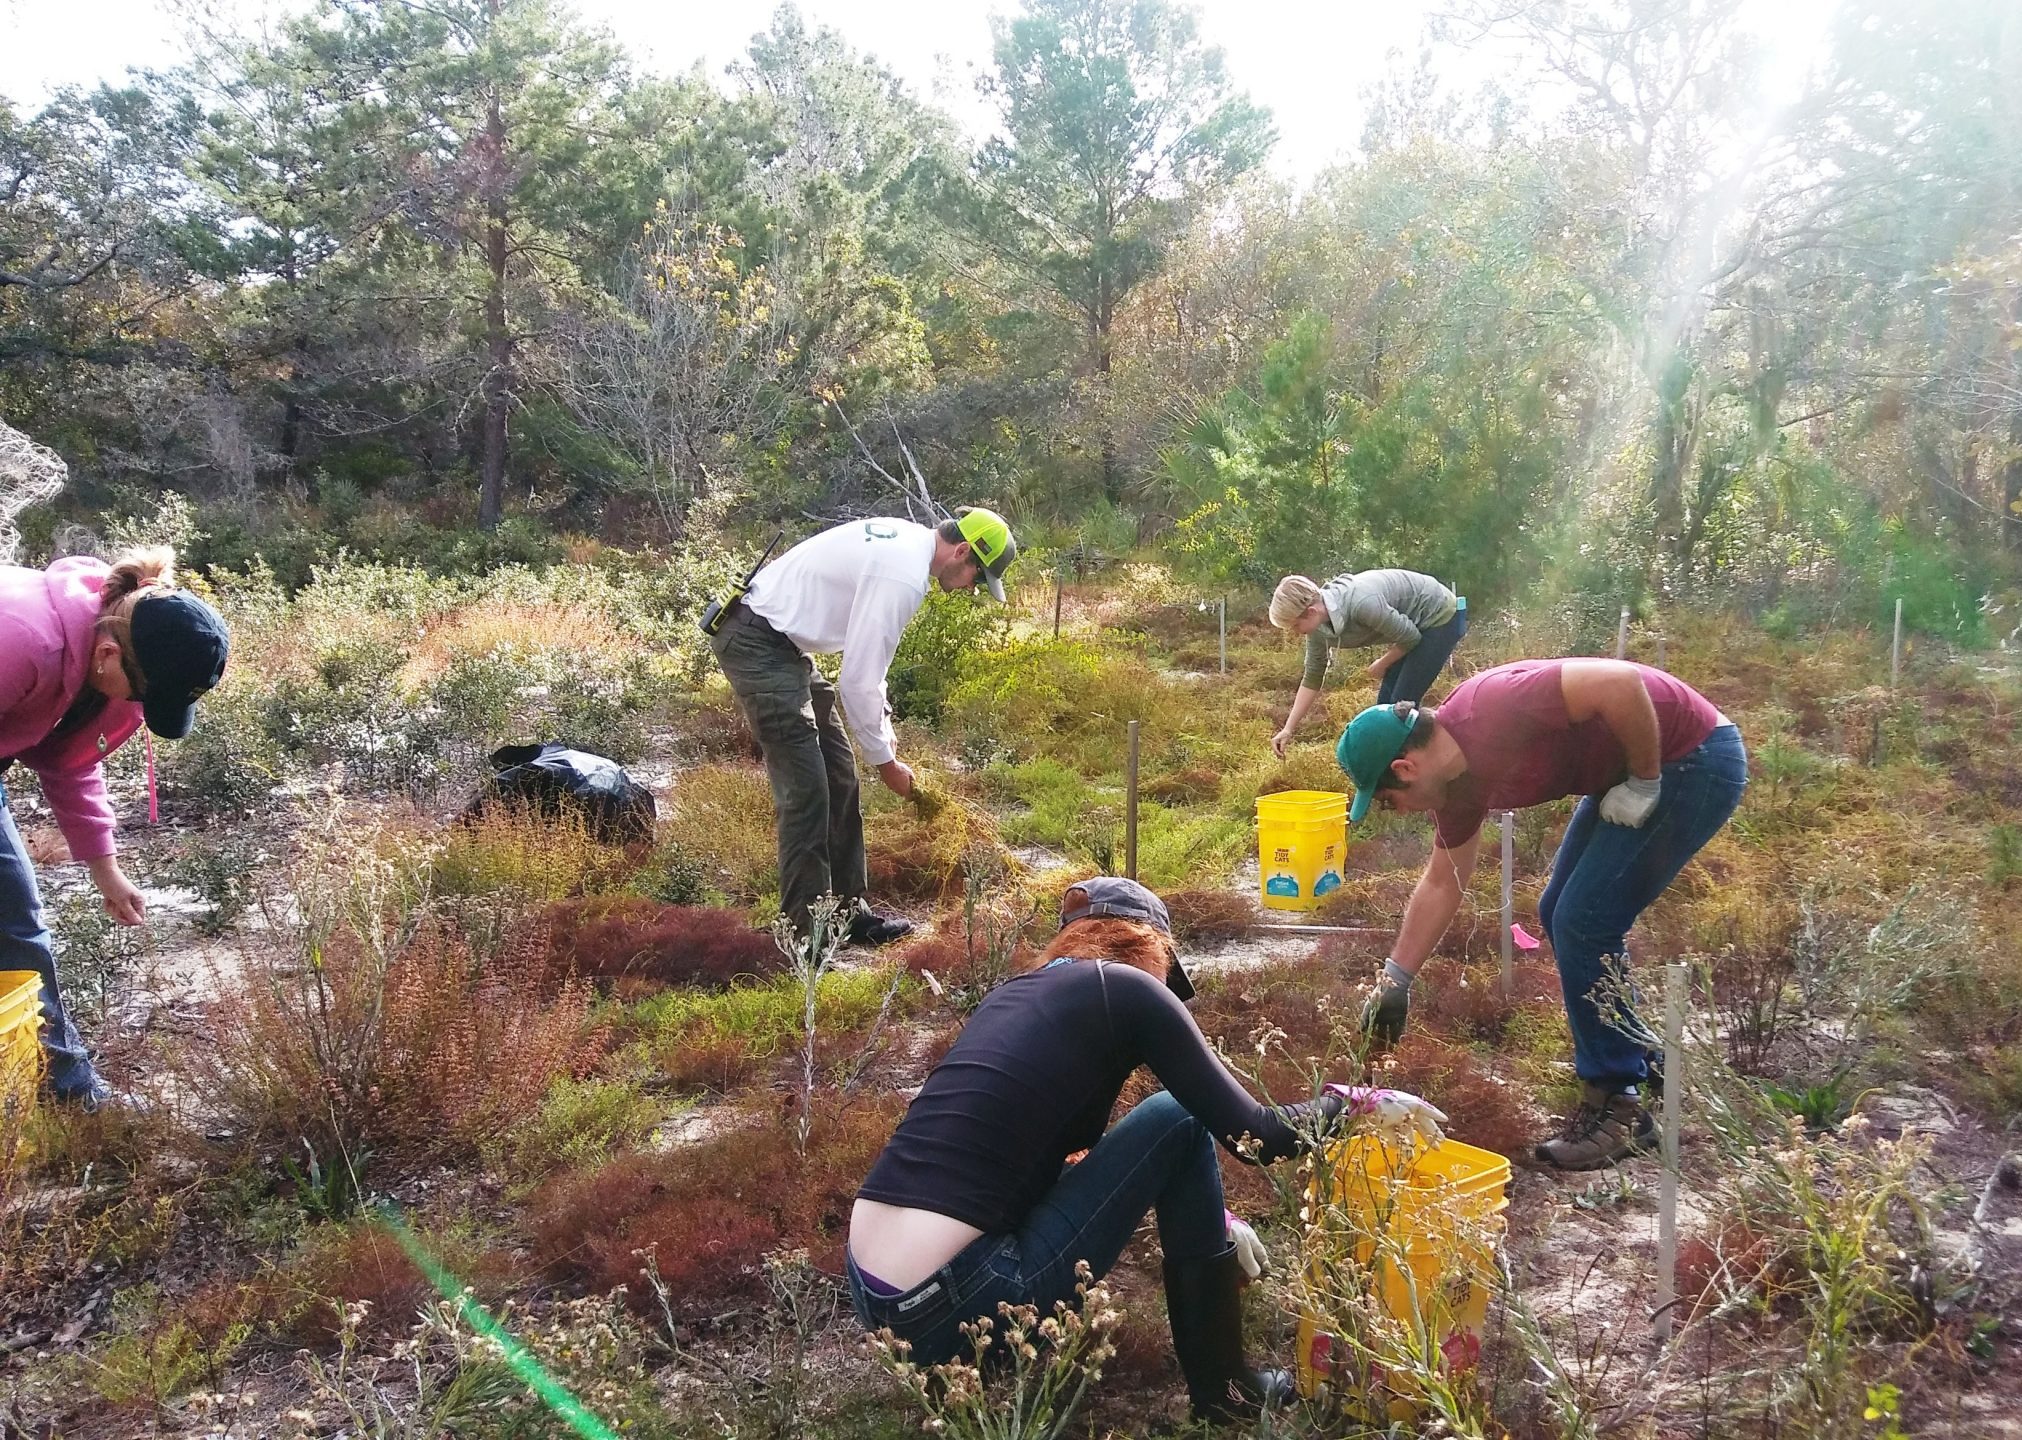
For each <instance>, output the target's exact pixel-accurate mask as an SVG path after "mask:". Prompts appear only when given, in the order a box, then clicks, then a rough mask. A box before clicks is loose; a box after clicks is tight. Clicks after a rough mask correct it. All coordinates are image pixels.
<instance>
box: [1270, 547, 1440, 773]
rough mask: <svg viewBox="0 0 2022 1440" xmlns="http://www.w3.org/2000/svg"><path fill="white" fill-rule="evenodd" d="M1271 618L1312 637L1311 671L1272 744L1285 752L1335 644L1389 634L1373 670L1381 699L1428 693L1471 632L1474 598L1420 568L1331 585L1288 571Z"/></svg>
mask: <svg viewBox="0 0 2022 1440" xmlns="http://www.w3.org/2000/svg"><path fill="white" fill-rule="evenodd" d="M1271 623H1272V624H1273V625H1275V626H1277V627H1278V628H1279V629H1280V630H1290V631H1293V632H1294V633H1296V634H1300V635H1304V636H1305V637H1306V673H1305V675H1304V676H1303V677H1302V678H1301V680H1300V682H1299V693H1298V694H1297V695H1295V696H1294V697H1293V698H1292V713H1291V714H1290V715H1288V716H1287V717H1286V718H1285V728H1284V729H1282V730H1280V731H1279V732H1278V733H1277V734H1275V735H1273V736H1272V737H1271V748H1272V749H1273V750H1275V751H1276V752H1277V753H1278V754H1279V755H1280V756H1283V755H1284V753H1285V747H1286V746H1288V745H1290V744H1291V743H1292V735H1293V733H1294V732H1295V731H1296V730H1298V728H1299V722H1300V721H1302V720H1304V719H1305V718H1306V712H1307V711H1309V710H1311V709H1312V708H1313V702H1314V701H1315V700H1317V699H1319V698H1320V682H1321V680H1322V679H1324V678H1325V677H1326V674H1327V661H1328V659H1329V657H1330V652H1332V651H1335V650H1349V649H1356V648H1359V647H1361V646H1365V645H1378V644H1383V643H1385V642H1387V643H1388V645H1389V647H1390V648H1389V649H1387V650H1385V651H1384V652H1383V653H1382V654H1381V655H1379V656H1378V657H1377V658H1376V660H1375V661H1374V662H1373V663H1372V664H1371V665H1370V666H1369V674H1370V676H1371V677H1372V678H1375V679H1380V680H1381V681H1382V682H1383V683H1382V685H1381V687H1380V688H1379V689H1378V690H1377V692H1376V703H1377V704H1379V705H1388V704H1390V703H1391V702H1392V701H1396V700H1423V699H1424V698H1425V692H1426V691H1427V690H1428V689H1430V688H1431V686H1432V682H1433V681H1434V680H1436V679H1438V678H1439V672H1440V671H1441V670H1442V669H1443V668H1444V667H1445V665H1446V662H1447V659H1448V658H1449V657H1450V656H1451V655H1452V654H1453V649H1454V647H1455V646H1456V645H1458V644H1459V643H1460V637H1461V636H1463V635H1465V634H1466V633H1467V601H1466V600H1465V599H1463V598H1462V597H1461V596H1458V595H1456V594H1454V593H1453V591H1451V590H1449V589H1447V587H1446V586H1444V585H1442V584H1441V583H1440V582H1439V581H1437V580H1435V579H1433V578H1432V577H1431V576H1430V575H1421V574H1419V573H1418V572H1417V571H1416V570H1364V571H1363V572H1362V573H1361V574H1359V575H1337V576H1335V577H1334V578H1333V579H1332V580H1329V581H1328V582H1327V583H1326V584H1325V585H1320V584H1316V583H1315V582H1314V581H1312V580H1309V579H1307V578H1306V577H1305V576H1304V575H1287V576H1286V577H1285V578H1284V579H1282V580H1280V581H1279V582H1278V589H1277V591H1276V593H1274V594H1273V595H1272V596H1271Z"/></svg>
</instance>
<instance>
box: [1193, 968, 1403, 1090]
mask: <svg viewBox="0 0 2022 1440" xmlns="http://www.w3.org/2000/svg"><path fill="white" fill-rule="evenodd" d="M1203 979H1204V982H1205V983H1203V984H1202V986H1201V990H1200V994H1199V996H1198V997H1196V999H1195V1000H1194V1002H1193V1005H1192V1007H1191V1008H1192V1010H1193V1014H1194V1021H1195V1023H1196V1024H1198V1025H1199V1026H1200V1028H1201V1033H1202V1034H1204V1035H1206V1036H1207V1037H1208V1038H1209V1039H1211V1040H1214V1041H1217V1042H1218V1043H1219V1044H1220V1045H1221V1048H1222V1049H1223V1050H1224V1051H1225V1052H1227V1053H1228V1054H1230V1055H1232V1056H1237V1057H1249V1056H1254V1055H1255V1053H1256V1052H1255V1048H1254V1046H1255V1037H1256V1036H1257V1035H1258V1034H1259V1032H1263V1031H1275V1032H1277V1033H1278V1035H1279V1036H1280V1038H1279V1039H1278V1040H1277V1041H1276V1043H1275V1044H1273V1045H1272V1047H1271V1048H1270V1049H1269V1050H1268V1052H1267V1053H1266V1055H1265V1056H1264V1057H1263V1061H1262V1068H1261V1075H1260V1076H1259V1077H1258V1078H1259V1079H1260V1080H1261V1083H1262V1084H1263V1087H1264V1089H1265V1090H1266V1091H1268V1092H1269V1093H1270V1094H1271V1095H1272V1096H1273V1097H1275V1098H1278V1099H1282V1100H1288V1101H1289V1100H1299V1099H1304V1098H1306V1097H1307V1096H1308V1095H1310V1094H1311V1080H1312V1076H1313V1074H1314V1072H1315V1071H1316V1070H1324V1069H1326V1068H1327V1067H1328V1066H1329V1065H1330V1063H1331V1064H1332V1065H1333V1066H1335V1067H1337V1068H1338V1067H1339V1065H1340V1064H1341V1063H1342V1057H1344V1056H1347V1055H1349V1054H1351V1053H1352V1052H1353V1051H1354V1050H1355V1049H1356V1048H1357V1045H1356V1044H1355V1042H1354V1041H1353V1040H1352V1039H1351V1032H1353V1031H1354V1030H1355V1029H1356V1028H1357V1024H1358V1022H1357V1017H1358V1016H1359V1015H1360V1014H1361V1007H1362V996H1363V989H1364V985H1365V984H1366V980H1367V975H1366V972H1365V970H1364V969H1363V968H1362V967H1357V968H1355V969H1354V970H1353V971H1352V972H1351V971H1350V969H1349V968H1347V967H1345V966H1342V965H1338V964H1328V963H1325V962H1322V961H1319V960H1317V959H1315V960H1295V961H1280V962H1277V963H1274V964H1270V965H1265V966H1262V967H1260V968H1258V969H1256V970H1250V971H1245V972H1242V973H1240V974H1235V975H1228V976H1222V977H1203ZM1251 1068H1252V1067H1251V1066H1249V1065H1245V1069H1246V1071H1247V1070H1249V1069H1251ZM1328 1078H1330V1079H1340V1080H1347V1079H1352V1078H1354V1077H1353V1076H1349V1075H1343V1074H1338V1073H1329V1076H1328Z"/></svg>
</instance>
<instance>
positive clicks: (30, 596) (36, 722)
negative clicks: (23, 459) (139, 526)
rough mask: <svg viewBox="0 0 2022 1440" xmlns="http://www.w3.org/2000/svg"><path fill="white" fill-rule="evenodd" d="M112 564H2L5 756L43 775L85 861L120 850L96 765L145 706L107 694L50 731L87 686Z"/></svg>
mask: <svg viewBox="0 0 2022 1440" xmlns="http://www.w3.org/2000/svg"><path fill="white" fill-rule="evenodd" d="M110 568H111V567H109V566H108V565H107V564H106V563H105V562H104V561H103V560H93V559H91V558H89V557H88V556H83V555H73V556H70V557H68V558H66V559H63V560H58V561H57V562H56V563H55V564H54V565H51V566H50V567H49V568H48V569H47V570H27V569H23V568H22V567H20V566H18V565H0V759H14V760H19V761H20V762H21V763H22V764H24V765H26V766H27V767H28V768H29V769H30V770H33V771H34V772H35V773H36V774H37V775H38V776H40V777H41V779H42V793H43V795H44V796H46V797H47V798H48V800H49V808H50V809H52V810H54V811H55V812H56V823H57V825H58V826H59V827H60V828H61V829H62V831H63V838H64V839H65V840H67V841H69V842H70V853H71V854H72V855H73V856H74V857H76V858H77V859H79V860H96V859H98V858H99V857H100V856H102V855H110V854H112V852H113V843H112V832H113V818H112V802H111V801H110V800H108V799H107V798H106V794H105V772H104V770H103V769H102V768H101V767H100V765H99V762H100V761H101V760H103V759H104V758H105V757H106V756H107V755H109V754H111V753H112V752H113V751H114V750H116V749H118V748H119V747H120V745H122V744H123V743H125V741H126V740H127V739H128V738H129V737H131V736H132V734H133V733H134V731H136V730H138V729H140V726H141V710H140V706H139V705H138V704H136V703H135V702H133V701H131V700H108V701H106V702H105V706H104V708H103V709H101V710H100V711H99V713H98V714H97V715H95V716H93V717H92V720H91V723H89V724H86V725H83V726H80V727H79V728H78V729H76V730H73V731H72V732H71V733H70V734H68V735H65V736H62V737H60V738H52V736H51V735H50V732H51V731H52V730H54V729H55V728H56V726H57V724H58V722H60V721H61V720H62V719H63V717H64V715H65V714H67V713H68V712H69V710H70V707H71V705H72V704H73V703H74V702H75V701H76V699H77V697H78V696H79V695H80V694H82V693H83V691H84V673H85V667H86V666H88V665H89V664H90V663H91V646H92V638H93V636H92V627H93V626H94V625H95V624H96V623H97V621H98V609H99V604H98V592H99V590H100V588H101V587H102V586H103V585H104V584H105V577H106V574H107V573H108V571H109V570H110Z"/></svg>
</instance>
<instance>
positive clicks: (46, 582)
mask: <svg viewBox="0 0 2022 1440" xmlns="http://www.w3.org/2000/svg"><path fill="white" fill-rule="evenodd" d="M174 567H175V552H174V551H172V550H167V549H150V550H139V551H134V552H132V553H130V554H127V555H125V556H122V557H121V558H120V559H119V560H118V561H117V562H116V563H114V564H112V565H107V564H106V563H105V562H104V561H103V560H94V559H90V558H88V557H85V556H72V557H69V558H67V559H63V560H58V561H57V562H56V563H55V564H53V565H51V566H50V567H49V568H48V569H47V570H34V569H27V568H23V567H21V566H17V565H4V566H0V970H33V971H35V972H36V973H37V974H38V975H40V976H41V977H42V1019H43V1031H42V1049H43V1057H44V1059H45V1060H46V1061H47V1062H48V1069H47V1074H46V1076H45V1079H44V1083H45V1084H46V1085H47V1087H48V1089H49V1091H50V1093H51V1094H53V1095H54V1096H55V1097H56V1098H57V1099H59V1100H64V1101H70V1102H75V1103H78V1104H82V1105H84V1106H85V1107H86V1108H87V1109H95V1108H96V1107H97V1106H98V1105H99V1104H100V1103H101V1102H103V1101H104V1100H105V1099H106V1098H107V1096H108V1094H109V1093H110V1092H109V1090H108V1088H107V1086H106V1084H105V1082H104V1081H103V1080H102V1079H100V1078H99V1075H98V1071H97V1069H96V1068H95V1067H94V1066H93V1065H92V1063H91V1055H90V1052H89V1051H87V1050H86V1049H85V1048H84V1043H83V1041H81V1040H80V1039H79V1038H78V1035H77V1029H76V1027H75V1026H74V1025H72V1024H71V1022H70V1017H69V1016H68V1015H67V1014H66V1013H65V1012H64V1009H63V997H62V993H61V991H60V990H59V989H58V988H57V983H56V952H55V948H54V945H53V943H52V941H51V938H50V934H49V930H48V927H47V926H45V925H44V924H43V919H42V897H41V895H40V893H39V892H38V890H37V888H36V884H35V867H34V864H33V863H32V862H31V861H30V859H29V856H28V850H27V847H26V846H25V845H24V844H23V843H22V840H21V832H20V830H19V829H17V828H16V827H15V824H14V816H13V813H12V811H11V810H10V809H9V808H8V806H7V791H6V787H5V774H6V771H7V770H8V769H10V768H11V767H12V766H13V764H14V762H15V761H17V760H18V761H20V762H21V764H23V765H24V766H26V767H27V768H28V769H30V770H33V771H34V772H35V774H36V775H37V776H38V777H39V778H40V779H41V781H42V794H43V797H44V798H45V799H47V800H48V801H49V808H50V809H51V810H53V811H55V812H56V823H57V826H58V828H59V829H61V830H62V832H63V838H64V839H65V840H66V841H67V842H68V843H69V846H70V853H71V855H72V856H73V857H74V858H75V859H77V860H80V861H82V862H83V863H84V864H85V865H86V866H87V867H89V868H90V870H91V878H92V880H93V882H94V883H95V884H96V885H97V886H98V891H99V894H100V895H102V896H103V897H104V899H105V910H106V913H107V914H108V915H110V916H111V917H112V918H113V919H114V920H116V921H118V922H119V923H120V924H122V925H138V924H140V923H141V921H142V920H143V919H144V918H145V917H146V908H147V907H146V904H145V902H144V900H143V899H142V897H141V893H140V891H139V890H138V889H136V888H135V887H134V884H133V882H132V881H130V880H128V879H127V878H126V875H125V874H124V872H122V871H121V870H120V868H119V860H118V858H117V856H116V855H115V853H114V847H113V840H112V834H113V829H114V821H113V815H112V805H111V803H110V802H109V801H108V800H107V798H106V793H105V773H104V770H103V768H102V765H101V762H102V761H103V760H104V759H105V757H106V756H107V755H109V754H111V753H112V752H113V751H114V750H116V749H118V748H119V746H120V745H122V744H124V743H125V742H126V741H127V740H128V739H129V738H131V737H132V735H133V734H134V732H135V731H137V730H139V729H140V727H141V726H142V725H146V726H147V727H148V729H149V730H151V731H153V732H154V733H155V734H157V735H159V736H161V737H163V738H164V739H168V740H180V739H181V738H182V737H183V736H185V735H187V734H188V733H189V732H190V727H191V725H193V724H194V723H195V722H196V702H197V699H198V697H199V696H201V695H202V694H203V693H204V692H205V691H207V690H209V689H210V688H211V687H212V686H214V685H216V684H217V683H218V680H219V679H220V678H221V677H222V676H223V675H224V673H225V658H226V655H227V653H228V651H229V648H230V640H229V637H228V636H227V635H226V633H225V622H224V621H223V620H222V619H220V618H219V617H218V613H217V611H215V610H213V609H212V608H211V607H210V606H208V605H206V604H205V603H204V602H203V601H201V600H199V599H198V598H197V597H196V596H194V595H191V594H189V593H188V592H187V591H184V590H179V589H177V588H176V585H175V568H174Z"/></svg>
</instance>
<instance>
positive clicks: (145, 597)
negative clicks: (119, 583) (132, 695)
mask: <svg viewBox="0 0 2022 1440" xmlns="http://www.w3.org/2000/svg"><path fill="white" fill-rule="evenodd" d="M132 636H133V658H134V661H135V663H136V664H138V665H139V667H140V678H141V680H142V681H143V682H144V684H145V688H144V689H143V690H142V691H141V695H140V712H141V715H142V717H143V718H144V719H145V720H146V721H147V728H148V729H150V730H152V731H154V733H155V734H157V735H159V736H161V738H162V739H164V740H180V739H182V738H183V736H185V735H187V734H189V733H190V727H191V726H192V725H195V724H196V723H197V700H198V698H199V697H201V696H202V695H203V694H204V692H205V691H207V690H209V689H210V688H211V687H212V686H214V685H216V684H217V683H218V681H220V680H221V679H223V678H224V674H225V659H226V657H227V656H228V655H229V654H230V653H231V648H232V642H231V637H230V636H229V635H228V634H226V633H225V622H224V619H223V617H222V616H220V615H219V614H218V612H217V611H215V610H213V609H212V608H211V607H210V606H208V605H206V604H204V602H203V601H201V600H199V599H197V597H196V596H194V595H192V594H190V593H189V591H187V590H168V589H155V588H149V589H147V590H144V591H143V592H142V593H141V597H140V599H139V600H137V601H135V602H134V607H133V630H132Z"/></svg>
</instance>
